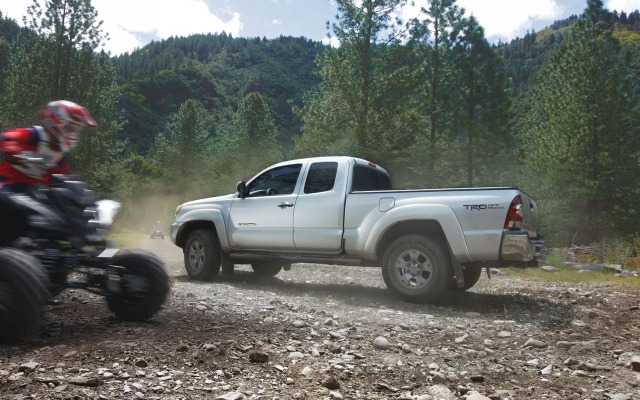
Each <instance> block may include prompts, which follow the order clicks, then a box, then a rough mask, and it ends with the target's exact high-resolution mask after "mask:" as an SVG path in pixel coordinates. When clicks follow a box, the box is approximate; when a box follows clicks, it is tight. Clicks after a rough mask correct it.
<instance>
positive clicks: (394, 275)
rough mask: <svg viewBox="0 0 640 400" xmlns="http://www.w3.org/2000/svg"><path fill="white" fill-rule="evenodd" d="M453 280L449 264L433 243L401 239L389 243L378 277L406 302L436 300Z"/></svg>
mask: <svg viewBox="0 0 640 400" xmlns="http://www.w3.org/2000/svg"><path fill="white" fill-rule="evenodd" d="M452 277H453V270H452V267H451V261H450V259H449V257H448V256H447V253H446V252H445V251H444V248H443V246H442V245H441V244H440V243H439V242H438V241H436V240H434V239H432V238H429V237H425V236H420V235H407V236H402V237H400V238H398V239H396V240H395V241H393V242H392V243H391V245H390V246H389V247H388V248H387V250H386V252H385V254H384V257H383V259H382V278H383V279H384V282H385V284H386V285H387V287H388V288H389V289H390V290H391V291H392V292H394V293H395V294H396V295H398V296H400V297H401V298H402V299H404V300H405V301H407V302H410V303H429V302H433V301H436V300H439V299H440V298H441V296H442V294H443V293H444V292H445V291H446V290H447V288H448V287H449V281H450V279H451V278H452Z"/></svg>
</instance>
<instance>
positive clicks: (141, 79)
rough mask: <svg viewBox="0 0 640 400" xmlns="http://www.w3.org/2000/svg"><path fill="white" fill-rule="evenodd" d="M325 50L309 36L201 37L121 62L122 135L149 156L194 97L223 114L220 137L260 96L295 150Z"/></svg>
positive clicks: (117, 60) (158, 45) (154, 47)
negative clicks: (301, 112)
mask: <svg viewBox="0 0 640 400" xmlns="http://www.w3.org/2000/svg"><path fill="white" fill-rule="evenodd" d="M321 50H322V45H321V44H320V43H317V42H313V41H311V40H308V39H305V38H294V37H280V38H278V39H273V40H266V39H260V38H254V39H247V38H233V37H231V36H228V35H226V34H224V33H223V34H220V35H193V36H189V37H180V38H170V39H168V40H164V41H161V42H153V43H151V44H149V45H147V46H145V47H143V48H142V49H139V50H136V51H134V52H133V53H131V54H128V53H127V54H124V55H121V56H118V57H114V58H113V62H114V65H115V68H116V72H117V74H118V78H119V81H120V83H121V84H122V87H123V96H122V103H121V107H122V109H123V111H124V115H125V118H126V121H127V122H126V123H125V125H124V129H123V131H122V135H124V136H125V137H128V138H129V140H130V141H131V143H132V144H133V145H134V146H135V148H136V150H138V151H139V152H141V153H143V154H144V153H146V152H147V151H148V150H149V149H150V147H151V145H152V144H153V139H154V137H155V135H156V133H157V132H159V131H161V130H162V127H163V126H165V124H166V123H167V120H168V117H169V115H170V114H171V113H174V112H176V111H178V109H179V108H180V105H181V104H182V103H183V102H184V101H186V100H188V99H194V100H198V101H199V102H201V103H202V104H203V105H204V106H205V108H206V109H207V110H209V111H210V112H212V113H214V114H215V115H216V117H217V120H218V121H217V124H216V126H212V127H211V132H210V133H211V134H212V135H215V134H216V132H217V131H218V130H219V128H220V126H222V125H224V123H225V122H226V121H228V120H230V118H231V116H232V115H233V112H234V111H235V110H236V109H237V108H238V105H239V104H240V101H241V100H242V99H243V98H244V96H246V95H247V94H249V93H251V92H259V93H260V94H261V95H262V96H263V97H264V99H265V101H266V102H267V104H268V105H269V107H270V109H271V111H272V113H273V117H274V119H275V121H276V124H277V126H278V132H279V142H280V143H281V144H282V145H283V147H285V148H289V149H290V148H291V147H292V140H291V138H292V136H294V135H297V134H299V132H300V129H301V128H300V127H301V121H300V119H299V118H297V117H296V116H295V115H294V114H293V112H292V107H293V106H301V105H302V95H303V94H304V93H305V92H306V91H307V90H309V89H310V88H311V87H313V86H314V85H316V84H318V83H319V82H320V78H319V77H318V76H317V75H315V74H314V73H313V70H314V68H315V64H314V61H315V57H316V55H317V54H318V53H319V52H320V51H321Z"/></svg>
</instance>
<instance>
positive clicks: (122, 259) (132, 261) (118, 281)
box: [105, 250, 169, 321]
mask: <svg viewBox="0 0 640 400" xmlns="http://www.w3.org/2000/svg"><path fill="white" fill-rule="evenodd" d="M105 286H106V291H107V293H108V294H107V305H108V306H109V309H110V310H111V311H113V312H114V314H116V316H117V317H118V318H121V319H124V320H128V321H144V320H147V319H149V318H151V317H152V316H153V315H154V314H155V313H156V312H158V310H160V307H162V304H163V303H164V301H165V300H166V298H167V295H168V293H169V276H168V275H167V272H166V271H165V269H164V266H163V264H162V261H160V259H159V258H158V257H156V256H155V255H153V254H151V253H148V252H146V251H142V250H128V251H123V252H121V253H118V254H117V255H115V256H114V257H113V259H112V261H111V263H110V265H109V267H108V268H107V275H106V282H105Z"/></svg>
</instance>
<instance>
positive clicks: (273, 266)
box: [251, 263, 283, 277]
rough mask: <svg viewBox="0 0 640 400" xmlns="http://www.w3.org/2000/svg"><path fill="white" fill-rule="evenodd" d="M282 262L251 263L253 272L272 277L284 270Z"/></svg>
mask: <svg viewBox="0 0 640 400" xmlns="http://www.w3.org/2000/svg"><path fill="white" fill-rule="evenodd" d="M282 267H283V265H282V264H278V263H255V264H251V268H252V269H253V272H255V273H256V274H258V275H260V276H267V277H272V276H276V275H278V273H280V271H282Z"/></svg>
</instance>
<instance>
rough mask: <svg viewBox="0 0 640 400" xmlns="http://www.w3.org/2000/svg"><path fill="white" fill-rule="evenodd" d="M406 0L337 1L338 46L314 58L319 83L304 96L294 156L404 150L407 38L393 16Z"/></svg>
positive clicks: (390, 154) (371, 154)
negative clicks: (403, 44)
mask: <svg viewBox="0 0 640 400" xmlns="http://www.w3.org/2000/svg"><path fill="white" fill-rule="evenodd" d="M405 3H406V1H405V0H365V1H362V2H359V1H354V0H340V1H338V10H339V15H338V22H337V23H335V24H333V25H331V26H330V28H331V32H332V33H333V35H334V37H335V38H336V39H337V40H338V41H339V42H340V46H339V47H338V48H327V49H326V50H325V52H324V53H323V54H322V55H321V56H320V57H319V58H318V70H319V74H320V75H321V77H322V78H323V80H324V81H323V83H322V84H321V85H320V86H319V87H318V88H317V89H316V90H315V91H312V92H310V93H307V95H306V98H305V108H304V110H301V111H302V112H301V116H302V118H303V121H304V123H305V125H304V131H303V136H302V138H301V139H300V140H298V141H297V143H296V145H297V149H296V151H297V154H301V155H311V154H323V153H324V154H327V153H331V154H350V155H358V156H362V157H366V158H370V159H374V160H375V159H380V158H381V157H383V155H384V156H385V157H387V158H393V153H394V152H395V151H397V150H398V149H399V148H401V147H403V145H402V143H403V140H404V139H406V135H407V134H406V130H405V129H403V126H402V125H403V118H402V116H403V115H404V113H405V107H407V104H408V102H407V98H406V93H407V91H409V90H410V88H408V76H409V73H408V71H409V66H408V65H407V62H406V61H407V56H408V54H407V48H406V47H405V46H400V45H399V43H400V41H401V39H402V38H403V36H404V35H406V34H407V31H406V29H405V25H404V24H403V23H402V21H400V20H398V19H396V18H395V17H394V12H395V11H396V10H397V8H398V7H400V6H402V5H403V4H405Z"/></svg>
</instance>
